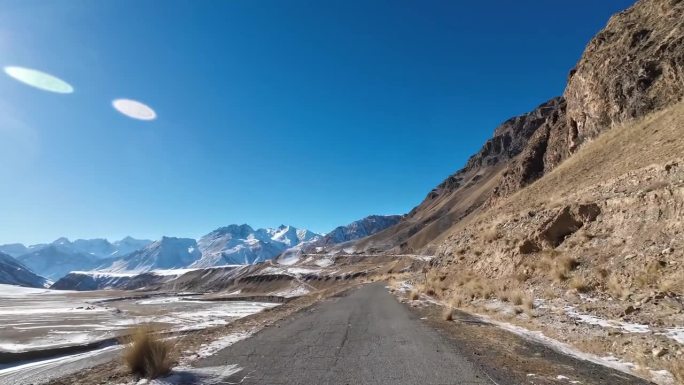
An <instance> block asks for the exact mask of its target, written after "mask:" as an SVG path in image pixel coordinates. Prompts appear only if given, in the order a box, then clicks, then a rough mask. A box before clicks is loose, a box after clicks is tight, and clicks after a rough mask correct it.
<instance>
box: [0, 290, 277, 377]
mask: <svg viewBox="0 0 684 385" xmlns="http://www.w3.org/2000/svg"><path fill="white" fill-rule="evenodd" d="M134 295H135V294H134ZM114 296H118V297H119V298H120V299H116V298H113V297H114ZM130 296H131V293H130V292H128V293H127V292H115V291H96V292H69V291H57V290H47V289H29V288H21V287H17V286H10V285H0V325H2V326H3V327H2V328H0V353H3V352H4V353H18V352H29V351H34V350H43V349H48V348H61V347H68V346H74V345H83V344H87V343H91V342H95V341H101V340H105V339H109V338H113V337H117V336H119V335H121V334H123V333H124V332H125V331H126V330H128V329H129V328H131V327H134V326H136V325H139V324H146V323H154V324H156V325H159V326H161V327H164V328H165V329H167V330H172V331H191V330H200V329H205V328H209V327H214V326H220V325H226V324H228V323H230V322H232V321H234V320H236V319H238V318H242V317H245V316H248V315H250V314H254V313H257V312H260V311H262V310H264V309H268V308H272V307H275V306H278V304H275V303H264V302H250V301H225V302H222V301H205V300H201V297H197V296H193V297H191V296H187V295H166V296H164V295H159V296H141V297H139V298H135V297H133V298H130ZM103 300H105V301H103ZM243 334H244V335H243ZM243 334H240V335H229V336H225V337H224V338H221V339H219V340H217V341H214V342H211V343H209V344H207V345H205V346H203V347H202V349H200V351H199V353H198V354H199V355H201V356H207V355H211V354H213V353H215V352H216V351H218V350H220V349H222V348H224V347H226V346H228V345H230V344H232V343H234V342H236V341H238V340H239V339H242V338H246V337H248V336H249V334H248V333H243ZM118 349H120V347H119V346H109V347H105V348H101V349H96V350H92V351H88V352H85V353H77V354H68V355H63V356H57V357H52V358H48V359H40V360H34V361H24V362H16V363H13V364H3V365H0V384H3V385H4V384H23V383H26V381H28V380H29V379H30V380H31V382H35V383H39V382H41V381H43V380H46V379H49V378H52V376H55V375H56V374H55V373H56V372H59V373H60V374H62V375H63V374H68V373H70V371H71V373H73V372H74V371H78V370H83V369H84V368H87V367H90V366H92V365H95V364H97V363H101V362H106V361H107V360H109V359H111V358H112V357H114V356H115V355H116V354H118V353H117V352H118ZM179 373H181V372H177V373H176V374H175V375H178V374H179ZM196 374H201V373H196ZM205 374H206V373H205ZM223 374H224V373H223V372H222V373H218V374H217V375H219V377H221V375H223ZM181 377H182V376H181ZM210 377H211V376H210ZM174 378H175V377H171V378H170V379H169V380H170V381H173V379H174ZM176 379H177V378H176ZM157 383H159V384H162V383H164V382H157ZM169 383H173V382H169Z"/></svg>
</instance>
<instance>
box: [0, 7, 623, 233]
mask: <svg viewBox="0 0 684 385" xmlns="http://www.w3.org/2000/svg"><path fill="white" fill-rule="evenodd" d="M463 3H466V4H462V3H461V2H457V1H414V0H372V1H369V0H343V1H337V0H331V1H318V0H315V1H314V0H311V1H303V0H285V1H283V0H261V1H253V0H225V1H190V0H186V1H172V0H165V1H161V0H160V1H151V0H145V1H139V0H117V1H114V0H102V1H91V0H70V1H66V0H65V1H33V0H3V1H2V2H1V3H0V66H2V67H4V66H11V65H14V66H23V67H28V68H35V69H38V70H41V71H45V72H48V73H50V74H53V75H56V76H58V77H60V78H62V79H64V80H66V81H67V82H69V83H70V84H71V85H72V86H73V87H74V89H75V92H74V93H72V94H66V95H65V94H55V93H49V92H44V91H40V90H37V89H35V88H31V87H27V86H26V85H24V84H22V83H19V82H17V81H15V80H14V79H12V78H10V77H8V76H5V74H4V73H2V74H1V75H2V76H1V77H0V181H1V182H0V243H7V242H25V243H35V242H44V241H51V240H53V239H55V238H57V237H59V236H68V237H70V238H90V237H107V238H110V239H115V238H119V237H123V236H125V235H133V236H136V237H147V238H158V237H160V236H161V235H173V236H188V237H199V236H201V235H203V234H205V233H207V232H209V231H211V230H212V229H214V228H216V227H218V226H222V225H227V224H230V223H249V224H251V225H253V226H255V227H265V226H277V225H279V224H281V223H285V224H292V225H295V226H297V227H306V228H310V229H312V230H314V231H319V232H325V231H329V230H330V229H332V228H333V227H335V226H337V225H340V224H345V223H348V222H350V221H352V220H355V219H358V218H361V217H364V216H366V215H369V214H395V213H405V212H408V211H409V210H410V209H411V208H412V207H413V206H415V205H416V204H418V203H419V202H420V201H421V200H422V199H423V198H424V197H425V195H426V194H427V193H428V192H429V191H430V190H431V189H432V188H433V187H434V186H435V185H437V184H438V183H439V182H441V181H442V180H443V179H444V178H445V177H446V176H448V175H449V174H451V173H453V172H454V171H456V170H457V169H458V168H460V167H461V166H462V165H463V164H464V162H465V161H466V160H467V158H468V157H469V156H470V155H471V154H472V153H474V152H475V151H477V150H478V149H479V147H480V146H481V145H482V143H483V142H484V141H485V140H486V139H487V138H488V137H489V136H491V133H492V131H493V130H494V128H495V127H496V125H497V124H498V123H500V122H501V121H503V120H505V119H507V118H509V117H511V116H513V115H517V114H520V113H523V112H526V111H528V110H530V109H532V108H533V107H535V106H536V105H538V104H540V103H541V102H543V101H545V100H547V99H549V98H551V97H553V96H555V95H559V94H560V93H561V92H562V90H563V87H564V83H565V80H566V77H567V73H568V71H569V70H570V68H572V66H573V65H574V64H575V63H576V61H577V60H578V59H579V56H580V54H581V52H582V50H583V48H584V46H585V45H586V43H587V42H588V41H589V39H590V38H591V37H592V36H593V35H594V34H595V33H596V32H597V31H598V30H600V29H601V28H602V27H603V26H604V25H605V23H606V22H607V20H608V18H609V16H610V15H611V14H613V13H615V12H616V11H619V10H622V9H625V8H626V7H628V6H629V5H630V4H631V1H622V0H614V1H600V2H599V1H595V0H578V1H573V2H572V4H570V3H567V2H548V1H516V2H512V1H499V2H463ZM116 98H132V99H136V100H140V101H143V102H145V103H147V104H149V105H150V106H151V107H152V108H154V110H155V111H156V112H157V115H158V118H157V119H156V120H154V121H139V120H133V119H130V118H127V117H125V116H123V115H121V114H119V113H117V112H116V111H115V110H114V109H113V108H112V107H111V102H112V100H113V99H116Z"/></svg>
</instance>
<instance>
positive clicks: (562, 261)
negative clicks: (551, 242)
mask: <svg viewBox="0 0 684 385" xmlns="http://www.w3.org/2000/svg"><path fill="white" fill-rule="evenodd" d="M540 265H541V267H543V268H544V269H546V270H548V271H549V273H550V274H551V278H553V279H554V280H556V281H565V280H566V279H568V278H570V272H572V271H573V270H575V269H576V268H577V266H579V262H578V261H577V258H575V257H572V256H569V255H564V256H561V255H559V254H558V252H557V251H555V250H553V251H551V252H548V253H547V255H546V257H544V259H542V261H541V262H540Z"/></svg>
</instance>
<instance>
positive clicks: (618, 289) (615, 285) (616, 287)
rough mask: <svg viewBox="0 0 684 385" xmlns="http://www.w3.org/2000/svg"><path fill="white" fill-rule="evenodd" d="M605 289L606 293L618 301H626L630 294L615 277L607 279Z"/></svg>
mask: <svg viewBox="0 0 684 385" xmlns="http://www.w3.org/2000/svg"><path fill="white" fill-rule="evenodd" d="M606 287H607V289H608V293H610V295H611V296H613V297H615V298H618V299H622V300H624V299H627V298H628V297H629V295H630V294H631V293H630V290H629V288H628V287H626V286H625V285H623V284H622V283H621V282H620V280H619V279H618V278H617V276H615V275H613V276H611V277H610V278H609V279H608V283H606Z"/></svg>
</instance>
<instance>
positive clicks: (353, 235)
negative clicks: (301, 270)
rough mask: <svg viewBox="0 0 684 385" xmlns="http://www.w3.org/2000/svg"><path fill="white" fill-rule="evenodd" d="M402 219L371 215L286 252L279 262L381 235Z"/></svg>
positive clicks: (286, 262)
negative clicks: (380, 233)
mask: <svg viewBox="0 0 684 385" xmlns="http://www.w3.org/2000/svg"><path fill="white" fill-rule="evenodd" d="M401 218H402V216H401V215H371V216H368V217H365V218H363V219H360V220H358V221H354V222H352V223H350V224H348V225H346V226H339V227H336V228H335V229H333V230H332V231H331V232H329V233H328V234H326V235H324V236H320V237H317V238H312V239H311V240H309V241H306V242H301V243H300V244H298V245H296V246H294V247H290V248H288V249H287V250H284V251H283V252H282V253H281V254H280V255H279V256H278V262H279V263H283V264H289V263H294V262H296V261H298V260H299V256H301V255H302V254H306V253H319V252H325V251H329V250H327V249H328V248H329V247H330V246H334V245H339V244H342V243H346V242H351V241H355V240H358V239H362V238H365V237H368V236H370V235H373V234H376V233H379V232H380V231H382V230H384V229H386V228H388V227H391V226H394V225H395V224H397V223H398V222H399V220H400V219H401Z"/></svg>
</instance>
